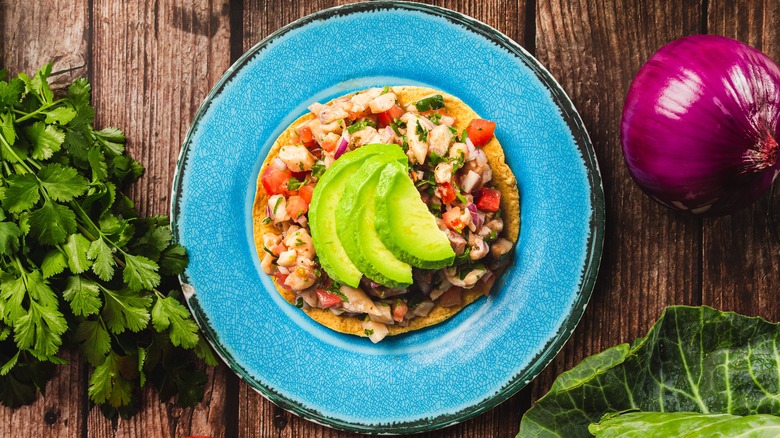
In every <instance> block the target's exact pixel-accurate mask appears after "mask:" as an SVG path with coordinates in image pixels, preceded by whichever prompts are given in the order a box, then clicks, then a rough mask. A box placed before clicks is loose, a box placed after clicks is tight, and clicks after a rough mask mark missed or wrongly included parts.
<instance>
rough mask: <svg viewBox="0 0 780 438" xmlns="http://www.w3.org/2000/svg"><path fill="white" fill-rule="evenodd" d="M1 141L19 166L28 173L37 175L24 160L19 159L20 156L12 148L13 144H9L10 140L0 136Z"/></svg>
mask: <svg viewBox="0 0 780 438" xmlns="http://www.w3.org/2000/svg"><path fill="white" fill-rule="evenodd" d="M0 141H2V143H3V146H5V148H6V149H8V153H10V154H11V156H12V157H14V158H15V159H16V161H18V162H19V164H21V165H22V166H23V167H24V169H25V170H26V171H28V172H30V173H32V174H35V172H33V170H32V169H30V166H28V165H27V163H25V162H24V160H22V159H21V158H19V155H17V154H16V151H15V150H14V149H13V148H12V147H11V144H10V143H8V140H6V139H5V136H2V135H0ZM39 169H40V167H39Z"/></svg>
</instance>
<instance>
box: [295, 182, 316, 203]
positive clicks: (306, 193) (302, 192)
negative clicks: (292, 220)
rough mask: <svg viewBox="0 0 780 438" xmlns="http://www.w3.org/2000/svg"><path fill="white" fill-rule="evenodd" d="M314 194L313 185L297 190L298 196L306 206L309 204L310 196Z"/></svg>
mask: <svg viewBox="0 0 780 438" xmlns="http://www.w3.org/2000/svg"><path fill="white" fill-rule="evenodd" d="M312 193H314V184H306V185H305V186H301V188H299V189H298V196H300V197H301V198H303V200H304V201H306V203H307V204H311V194H312Z"/></svg>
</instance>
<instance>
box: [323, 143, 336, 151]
mask: <svg viewBox="0 0 780 438" xmlns="http://www.w3.org/2000/svg"><path fill="white" fill-rule="evenodd" d="M337 143H338V141H323V142H322V143H320V147H321V148H322V150H323V151H325V152H333V151H335V150H336V144H337Z"/></svg>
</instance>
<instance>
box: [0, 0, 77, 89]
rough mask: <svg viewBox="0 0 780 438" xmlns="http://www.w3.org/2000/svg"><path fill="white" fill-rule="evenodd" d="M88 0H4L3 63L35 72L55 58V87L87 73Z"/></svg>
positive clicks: (0, 7) (0, 47)
mask: <svg viewBox="0 0 780 438" xmlns="http://www.w3.org/2000/svg"><path fill="white" fill-rule="evenodd" d="M88 8H89V1H88V0H32V1H25V2H21V1H16V0H1V1H0V11H2V13H1V14H0V35H1V36H2V38H0V67H1V68H6V69H9V68H10V70H12V73H14V74H15V73H18V72H22V71H23V72H25V73H28V74H32V73H35V71H36V70H38V68H40V67H41V66H42V65H45V64H46V63H48V62H51V61H54V68H53V69H52V76H51V84H52V87H53V88H61V87H63V86H66V85H68V84H69V83H71V82H72V81H73V80H74V79H76V78H78V77H84V76H86V75H87V69H88V62H89V60H88V57H89V55H88V53H87V51H88V46H89V32H90V30H89V23H88V21H89V9H88Z"/></svg>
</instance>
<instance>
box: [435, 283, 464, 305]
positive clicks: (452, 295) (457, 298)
mask: <svg viewBox="0 0 780 438" xmlns="http://www.w3.org/2000/svg"><path fill="white" fill-rule="evenodd" d="M461 302H462V297H461V293H460V288H458V287H455V286H453V287H451V288H449V289H447V291H446V292H444V293H443V294H441V295H440V296H439V298H438V299H437V300H436V304H438V305H440V306H442V307H452V306H459V305H460V304H461Z"/></svg>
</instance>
